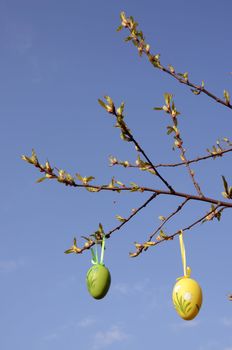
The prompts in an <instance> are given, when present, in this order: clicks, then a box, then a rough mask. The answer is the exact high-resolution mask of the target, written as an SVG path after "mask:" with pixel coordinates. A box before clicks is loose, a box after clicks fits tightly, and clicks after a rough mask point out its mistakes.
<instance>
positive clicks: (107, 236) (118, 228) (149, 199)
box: [105, 193, 158, 238]
mask: <svg viewBox="0 0 232 350" xmlns="http://www.w3.org/2000/svg"><path fill="white" fill-rule="evenodd" d="M157 196H158V194H157V193H154V194H153V195H152V196H151V197H150V198H148V200H147V201H146V202H145V203H143V204H142V205H141V206H140V207H139V208H138V209H136V210H135V211H133V213H132V214H131V215H130V216H129V217H128V218H126V219H125V221H123V222H122V223H121V224H120V225H118V226H117V227H115V228H114V229H112V230H110V231H109V232H108V233H107V234H106V235H105V236H106V238H109V237H110V236H111V234H112V233H113V232H115V231H118V230H120V228H121V227H122V226H123V225H125V224H126V223H127V222H128V221H130V220H131V219H132V218H133V217H134V216H135V215H136V214H138V212H139V211H140V210H142V209H143V208H145V207H146V206H147V205H148V204H149V203H150V202H151V201H152V200H153V199H154V198H156V197H157Z"/></svg>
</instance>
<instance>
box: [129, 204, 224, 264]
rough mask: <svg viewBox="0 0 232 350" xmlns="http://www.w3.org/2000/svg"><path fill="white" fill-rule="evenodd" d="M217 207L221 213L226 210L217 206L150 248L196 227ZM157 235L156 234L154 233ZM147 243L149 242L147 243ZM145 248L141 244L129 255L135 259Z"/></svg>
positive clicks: (219, 205)
mask: <svg viewBox="0 0 232 350" xmlns="http://www.w3.org/2000/svg"><path fill="white" fill-rule="evenodd" d="M219 207H222V209H221V212H222V211H223V210H224V209H226V207H224V206H222V205H221V204H218V205H217V206H216V207H215V208H214V209H212V210H211V211H210V212H208V213H206V214H205V215H204V216H202V217H201V218H200V219H197V220H196V221H194V222H193V223H192V224H190V225H189V226H186V227H185V228H183V229H180V230H178V231H176V232H175V233H173V234H172V235H166V237H165V238H162V239H159V240H157V241H155V242H153V244H152V246H156V245H158V244H160V243H163V242H164V241H165V242H166V241H171V240H173V239H174V237H175V236H177V235H179V234H180V233H181V232H185V231H188V230H190V229H191V228H193V227H194V226H196V225H197V224H199V223H201V222H203V220H204V219H205V218H206V217H207V216H208V215H210V214H212V213H214V212H215V211H216V210H217V209H218V208H219ZM156 233H157V232H156ZM147 242H149V240H148V241H147ZM150 242H151V241H150ZM147 248H148V247H147V246H146V243H145V244H144V245H143V244H140V245H139V248H137V251H136V252H135V253H132V254H130V255H131V256H132V257H137V256H138V255H140V254H141V253H142V252H143V251H146V250H147Z"/></svg>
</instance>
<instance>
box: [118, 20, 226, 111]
mask: <svg viewBox="0 0 232 350" xmlns="http://www.w3.org/2000/svg"><path fill="white" fill-rule="evenodd" d="M123 17H124V18H122V17H121V19H122V27H124V28H128V30H129V31H130V36H129V37H128V39H129V38H130V39H129V40H132V42H133V43H134V44H135V46H137V48H138V51H139V54H140V56H141V55H142V53H144V54H145V55H146V56H147V58H148V60H149V61H150V62H151V64H152V65H153V67H155V68H158V69H160V70H162V71H163V72H165V73H167V74H169V75H170V76H172V77H173V78H174V79H176V80H177V81H178V82H179V83H181V84H184V85H187V86H189V87H191V88H193V89H194V90H195V91H197V92H198V93H197V94H200V93H204V94H205V95H207V96H209V97H210V98H212V99H213V100H215V101H217V102H218V103H220V104H222V105H224V106H225V107H228V108H230V109H232V104H231V103H230V101H229V100H227V101H224V100H222V99H221V98H219V97H217V96H216V95H214V94H213V93H211V92H210V91H208V90H206V89H205V87H204V85H197V84H194V83H192V82H190V81H189V79H188V76H187V77H184V76H183V74H178V73H176V72H175V70H174V68H173V67H171V66H169V68H166V67H164V66H163V65H162V64H161V63H160V60H159V55H152V54H151V52H150V46H149V45H148V44H146V43H145V38H144V36H143V33H142V32H141V31H137V24H136V23H135V22H134V20H133V19H132V18H131V17H128V18H126V17H125V14H124V13H123ZM122 27H121V28H122ZM129 40H128V41H129ZM157 56H158V57H157Z"/></svg>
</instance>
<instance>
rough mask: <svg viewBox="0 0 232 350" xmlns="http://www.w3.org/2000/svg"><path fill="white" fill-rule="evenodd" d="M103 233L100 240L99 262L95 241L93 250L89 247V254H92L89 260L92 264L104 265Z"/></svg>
mask: <svg viewBox="0 0 232 350" xmlns="http://www.w3.org/2000/svg"><path fill="white" fill-rule="evenodd" d="M105 241H106V238H105V235H104V234H103V236H102V241H101V258H100V262H99V259H98V251H97V243H96V245H95V251H94V249H93V248H91V254H92V259H91V262H92V264H93V265H97V264H101V265H104V253H105Z"/></svg>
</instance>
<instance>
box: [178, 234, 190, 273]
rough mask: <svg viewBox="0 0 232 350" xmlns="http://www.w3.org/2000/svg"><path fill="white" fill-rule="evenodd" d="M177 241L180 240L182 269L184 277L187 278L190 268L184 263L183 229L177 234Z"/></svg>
mask: <svg viewBox="0 0 232 350" xmlns="http://www.w3.org/2000/svg"><path fill="white" fill-rule="evenodd" d="M179 241H180V252H181V258H182V264H183V270H184V277H187V278H189V277H190V275H191V268H190V267H189V266H187V264H186V253H185V246H184V239H183V230H181V233H180V234H179Z"/></svg>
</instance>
